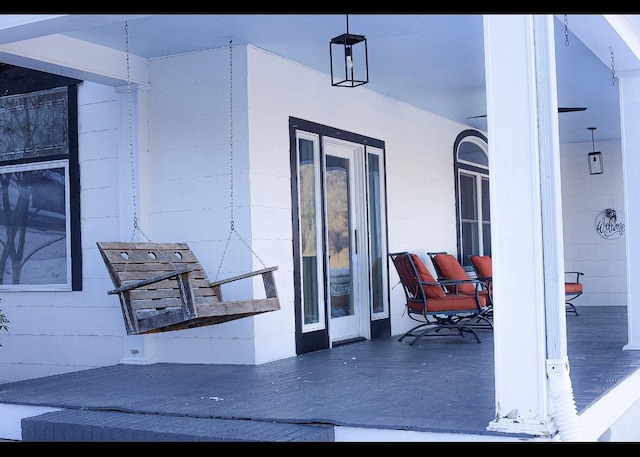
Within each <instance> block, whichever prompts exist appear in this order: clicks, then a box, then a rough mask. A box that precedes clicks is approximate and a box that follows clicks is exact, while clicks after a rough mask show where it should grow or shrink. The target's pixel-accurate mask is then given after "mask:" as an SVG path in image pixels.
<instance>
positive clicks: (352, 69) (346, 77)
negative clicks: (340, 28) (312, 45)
mask: <svg viewBox="0 0 640 457" xmlns="http://www.w3.org/2000/svg"><path fill="white" fill-rule="evenodd" d="M361 43H362V44H363V45H362V46H357V45H358V44H361ZM329 56H330V58H331V85H332V86H339V87H357V86H361V85H363V84H367V83H368V82H369V56H368V53H367V39H366V38H365V36H364V35H354V34H352V33H349V15H348V14H347V33H343V34H342V35H339V36H337V37H335V38H332V39H331V42H330V43H329ZM334 57H335V60H334Z"/></svg>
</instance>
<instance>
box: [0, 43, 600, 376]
mask: <svg viewBox="0 0 640 457" xmlns="http://www.w3.org/2000/svg"><path fill="white" fill-rule="evenodd" d="M247 56H248V60H247ZM247 61H248V62H249V64H248V65H247ZM247 69H248V78H245V76H246V75H247ZM150 74H151V88H150V92H149V106H148V112H149V119H148V131H149V138H148V144H149V150H148V151H140V157H141V161H143V169H146V170H147V172H145V173H143V177H141V178H140V181H143V182H140V183H139V185H140V186H141V188H143V189H148V191H149V192H148V193H146V194H144V195H141V197H140V202H139V204H140V207H141V208H144V215H140V218H139V220H140V221H142V222H143V224H144V225H143V226H142V229H143V231H144V232H145V233H146V234H147V235H148V236H149V237H150V238H151V239H152V241H157V242H161V241H184V242H187V243H189V244H190V245H191V247H192V249H193V250H194V252H195V254H196V255H197V256H198V258H199V260H200V261H201V263H202V265H203V266H204V268H205V270H206V271H207V273H208V275H209V277H210V279H212V280H213V279H215V278H216V276H217V271H218V267H219V265H220V262H221V260H224V262H223V264H222V268H221V271H220V275H219V277H220V278H223V277H226V276H230V275H233V274H236V273H240V272H246V271H248V270H250V269H253V268H260V267H261V266H262V265H261V264H260V262H259V261H258V260H257V259H256V258H255V257H254V256H253V254H252V253H251V252H250V250H249V249H247V248H246V247H245V246H244V245H243V244H242V243H241V242H240V241H238V240H237V238H236V237H235V235H234V236H231V241H230V243H229V247H228V248H227V251H226V254H225V255H224V258H223V255H222V254H223V252H224V247H225V244H226V241H227V239H228V238H229V236H230V235H231V234H230V173H229V171H230V151H231V139H230V138H231V131H230V116H229V114H230V92H229V91H230V87H229V50H228V49H218V50H212V51H203V52H199V53H190V54H184V55H178V56H174V57H170V58H164V59H158V60H155V61H152V62H150ZM233 74H234V79H233V154H234V155H233V169H234V223H235V229H236V230H237V231H238V233H240V235H241V236H242V238H243V239H245V240H246V241H247V242H248V243H249V244H250V246H251V248H252V249H253V251H254V252H255V253H256V254H257V255H258V256H259V258H260V259H261V260H262V261H263V262H264V263H265V264H266V265H268V266H270V265H278V266H279V270H278V271H277V272H276V283H277V287H278V294H279V296H280V299H281V306H282V309H281V310H280V311H277V312H272V313H266V314H264V315H261V316H256V317H254V318H247V319H241V320H237V321H233V322H229V323H225V324H219V325H214V326H209V327H203V328H198V329H190V330H183V331H177V332H167V333H162V334H154V335H148V336H135V337H127V336H126V333H125V328H124V324H123V322H122V314H121V310H120V305H119V302H118V299H117V298H116V297H115V296H111V295H107V293H106V292H107V291H108V290H110V289H111V288H112V287H113V285H112V283H111V280H110V279H109V276H108V273H107V270H106V268H105V266H104V264H103V262H102V259H101V258H100V255H99V253H98V251H97V248H96V245H95V243H96V241H113V240H118V239H121V238H122V236H121V233H122V230H123V227H125V228H126V227H132V223H133V221H123V220H120V214H121V213H122V214H125V213H126V211H122V208H121V207H123V206H127V205H130V200H129V199H131V198H132V197H133V189H132V188H131V183H130V182H127V183H125V184H123V185H122V186H120V185H119V179H121V174H120V170H119V166H121V165H120V164H119V163H120V162H121V161H119V160H118V157H119V155H122V154H124V155H127V156H128V154H129V150H128V147H127V148H126V149H127V150H122V151H118V148H119V133H118V129H119V128H123V129H127V128H128V124H127V121H126V120H122V119H119V113H120V109H121V107H120V106H119V101H118V100H119V98H118V97H119V96H118V94H117V93H116V91H115V90H114V88H112V87H107V86H101V85H98V84H94V83H88V82H85V83H83V84H82V85H81V86H80V90H79V105H80V106H79V113H80V114H79V116H80V167H81V207H82V208H81V209H82V221H81V223H82V247H83V276H84V277H83V284H84V288H83V291H81V292H56V293H49V292H47V293H37V292H34V293H25V292H20V293H7V294H4V295H3V302H2V306H1V309H2V310H3V312H4V313H5V314H6V315H7V317H8V318H9V319H10V321H11V322H10V327H9V328H10V331H9V333H8V334H4V333H3V334H2V335H1V336H0V341H1V344H3V347H2V348H0V373H1V374H0V382H2V381H16V380H21V379H28V378H33V377H39V376H45V375H51V374H57V373H63V372H68V371H75V370H81V369H87V368H93V367H98V366H105V365H113V364H117V363H120V361H121V360H126V358H127V357H129V356H130V355H129V354H126V352H127V351H128V350H129V349H130V348H132V347H134V346H136V345H138V344H140V345H141V346H143V347H144V350H145V351H146V352H147V353H148V354H149V357H150V360H152V361H158V362H183V363H234V364H260V363H264V362H267V361H271V360H276V359H280V358H285V357H291V356H294V355H295V338H294V327H295V323H294V309H293V306H294V305H293V296H294V293H293V259H292V242H291V239H292V221H291V188H290V186H291V180H290V178H291V177H290V169H289V160H290V158H289V132H288V122H289V117H290V116H293V117H298V118H302V119H305V120H309V121H312V122H316V123H320V124H326V125H328V126H332V127H336V128H339V129H343V130H347V131H351V132H354V133H358V134H362V135H366V136H371V137H374V138H377V139H380V140H383V141H385V143H386V170H387V191H388V202H387V207H388V216H389V221H388V233H389V249H390V251H398V250H411V251H414V252H417V253H418V254H419V255H420V256H421V257H422V258H423V260H425V263H426V264H427V265H429V266H430V264H429V261H428V260H427V259H426V252H427V251H430V250H445V251H451V252H455V250H456V237H455V202H454V180H453V164H452V157H453V143H454V141H455V138H456V136H457V135H458V133H460V131H462V130H464V129H466V128H467V127H466V126H464V125H462V124H458V123H454V122H451V121H449V120H447V119H444V118H442V117H439V116H436V115H433V114H431V113H428V112H425V111H421V110H419V109H416V108H414V107H412V106H410V105H407V104H402V103H397V102H396V101H394V100H393V99H391V98H388V97H383V96H380V95H377V94H376V93H374V92H372V91H370V90H369V89H368V88H367V87H366V86H363V87H359V88H356V89H349V88H336V87H331V85H330V81H329V76H328V75H326V74H323V73H319V72H316V71H313V70H310V69H308V68H306V67H303V66H301V65H299V64H296V63H293V62H290V61H287V60H284V59H282V58H280V57H278V56H276V55H273V54H270V53H268V52H265V51H262V50H259V49H256V48H248V49H246V48H242V47H238V48H234V51H233ZM125 99H126V97H125ZM248 99H250V100H251V101H250V105H249V106H247V100H248ZM120 122H122V124H120ZM142 122H143V123H144V122H146V121H145V120H144V119H143V120H142ZM127 146H128V144H127ZM605 167H607V169H608V167H609V164H608V162H607V161H606V159H605ZM258 281H259V280H258ZM397 282H398V279H397V275H396V272H395V270H394V269H393V266H391V276H390V287H391V288H392V289H391V315H392V333H394V334H398V333H401V332H403V331H405V330H407V329H408V328H409V327H410V321H409V320H408V318H407V317H406V316H404V297H403V292H402V290H401V288H400V287H395V288H394V287H393V286H394V285H395V284H396V283H397ZM253 289H254V293H255V294H258V293H261V291H262V286H261V284H260V283H259V282H254V287H253ZM246 293H247V291H246V290H242V288H241V287H236V288H235V289H234V288H231V289H229V290H228V291H226V295H227V297H226V298H228V299H234V298H241V297H242V296H244V294H246ZM249 293H250V292H249Z"/></svg>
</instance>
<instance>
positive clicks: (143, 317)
mask: <svg viewBox="0 0 640 457" xmlns="http://www.w3.org/2000/svg"><path fill="white" fill-rule="evenodd" d="M125 41H126V47H127V49H126V52H127V84H129V85H130V76H129V47H128V43H129V42H128V26H127V22H125ZM232 49H233V48H232V41H230V42H229V50H230V62H231V63H232V62H233V57H232V56H233V50H232ZM230 66H231V68H232V65H230ZM230 79H231V89H230V93H231V97H230V98H231V100H233V96H232V94H233V74H231V78H230ZM128 90H129V94H130V90H131V89H130V87H129V88H128ZM231 113H232V114H231V116H233V106H231ZM129 130H130V135H129V137H130V153H131V167H132V170H133V167H134V155H133V141H132V138H133V135H132V134H131V133H132V132H131V130H132V114H131V97H130V96H129ZM134 174H135V173H132V174H131V176H132V181H133V189H134V191H133V213H134V215H133V232H132V234H131V240H130V241H129V242H118V241H114V242H105V241H98V242H97V243H96V244H97V245H98V249H99V251H100V254H101V256H102V259H103V260H104V263H105V265H106V266H107V270H108V271H109V276H110V277H111V280H112V281H113V284H114V286H115V289H113V290H110V291H108V292H107V293H108V294H109V295H118V297H119V299H120V305H121V307H122V314H123V317H124V321H125V326H126V330H127V334H128V335H137V334H146V333H157V332H166V331H172V330H183V329H187V328H193V327H201V326H206V325H213V324H219V323H223V322H228V321H231V320H235V319H241V318H244V317H249V316H254V315H256V314H261V313H265V312H268V311H276V310H278V309H280V301H279V299H278V294H277V290H276V284H275V280H274V275H273V272H274V271H275V270H277V269H278V267H277V266H274V267H266V266H265V265H264V263H263V262H262V260H260V258H259V257H258V256H257V255H256V254H255V252H253V250H252V249H251V248H250V247H249V245H248V244H247V243H246V242H245V241H244V240H243V239H242V237H241V236H240V235H239V234H238V233H237V232H236V231H235V228H234V223H233V117H231V205H230V206H231V230H230V233H229V237H228V238H227V243H226V245H225V248H224V252H223V254H222V258H221V260H220V265H219V266H218V272H219V271H220V268H221V266H222V262H223V261H224V255H225V253H226V250H227V247H228V245H229V240H230V238H231V235H232V234H233V233H235V234H236V236H238V237H239V239H240V240H241V241H242V242H243V244H244V245H245V246H246V247H247V248H248V249H250V250H251V252H252V253H253V255H254V256H255V257H256V258H257V259H258V260H259V261H260V263H262V265H263V266H264V267H265V268H263V269H260V270H256V271H252V272H249V273H245V274H241V275H237V276H233V277H231V278H226V279H223V280H219V281H218V280H216V281H213V282H210V281H209V279H208V278H207V274H206V272H205V271H204V269H203V268H202V265H200V262H198V259H197V258H196V256H195V255H194V254H193V252H192V251H191V249H190V248H189V246H188V245H187V244H186V243H154V242H151V240H150V239H149V238H148V237H147V236H146V235H145V234H144V232H143V231H142V229H141V228H140V227H139V225H138V222H137V214H136V212H137V209H136V206H137V205H136V202H135V199H136V196H135V194H136V192H135V188H136V184H135V178H134ZM137 232H138V233H140V234H141V235H142V236H144V238H145V239H146V240H147V241H144V242H139V241H135V242H134V241H133V240H134V237H135V234H136V233H137ZM258 275H261V276H262V282H263V284H264V293H265V296H266V297H265V298H257V299H256V298H253V299H243V300H233V301H225V300H224V297H223V294H222V286H223V285H225V284H229V283H232V282H236V281H240V280H242V279H250V278H252V277H254V276H258Z"/></svg>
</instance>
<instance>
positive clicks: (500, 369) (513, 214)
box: [484, 15, 572, 437]
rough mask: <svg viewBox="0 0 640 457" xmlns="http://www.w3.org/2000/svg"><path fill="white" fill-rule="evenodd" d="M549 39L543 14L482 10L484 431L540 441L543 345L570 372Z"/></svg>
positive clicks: (547, 432)
mask: <svg viewBox="0 0 640 457" xmlns="http://www.w3.org/2000/svg"><path fill="white" fill-rule="evenodd" d="M553 43H554V33H553V17H552V16H532V15H485V16H484V47H485V66H486V71H485V73H486V75H487V123H488V124H487V125H488V139H489V161H490V166H491V188H490V196H491V230H492V238H493V239H495V240H499V241H498V242H495V243H494V244H493V246H492V256H493V275H494V295H493V296H494V306H495V312H494V322H495V330H494V333H495V338H494V345H495V349H494V353H495V375H496V376H495V377H496V380H495V382H496V390H495V393H496V419H495V420H494V421H492V422H491V423H490V424H489V425H488V427H487V429H488V430H493V431H501V432H511V433H525V434H529V435H536V436H543V437H551V436H553V435H555V433H556V431H557V430H556V427H557V426H556V423H555V420H554V415H553V405H552V404H551V396H550V392H549V386H550V384H548V380H547V349H549V350H550V351H551V353H552V354H551V357H552V360H551V363H550V367H549V368H550V370H559V371H560V372H561V373H562V374H563V375H564V376H566V377H565V378H563V379H565V380H567V379H568V368H569V367H568V361H567V360H566V331H565V321H564V314H561V313H560V311H559V307H560V306H561V305H562V313H564V301H563V300H562V297H563V292H564V274H563V269H564V255H563V242H562V225H561V224H562V218H561V194H560V185H559V172H560V171H559V158H558V154H559V145H558V130H557V129H558V127H557V94H556V89H555V87H556V85H555V51H554V45H553ZM545 287H546V289H545ZM545 303H546V304H547V307H548V309H545ZM547 313H548V314H547ZM548 331H549V332H551V334H547V332H548ZM563 338H564V339H563ZM547 343H549V346H547ZM563 354H564V356H565V358H563V357H562V355H563ZM556 357H557V358H556ZM565 362H566V363H565ZM569 386H570V382H569ZM571 400H572V397H571Z"/></svg>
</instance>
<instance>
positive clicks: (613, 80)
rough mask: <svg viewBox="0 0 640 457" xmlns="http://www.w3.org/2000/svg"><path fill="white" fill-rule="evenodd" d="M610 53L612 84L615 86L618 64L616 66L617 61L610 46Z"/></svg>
mask: <svg viewBox="0 0 640 457" xmlns="http://www.w3.org/2000/svg"><path fill="white" fill-rule="evenodd" d="M609 51H610V52H611V82H612V83H613V85H614V86H615V85H616V79H617V78H616V64H615V59H614V55H613V49H612V48H611V46H609Z"/></svg>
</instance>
